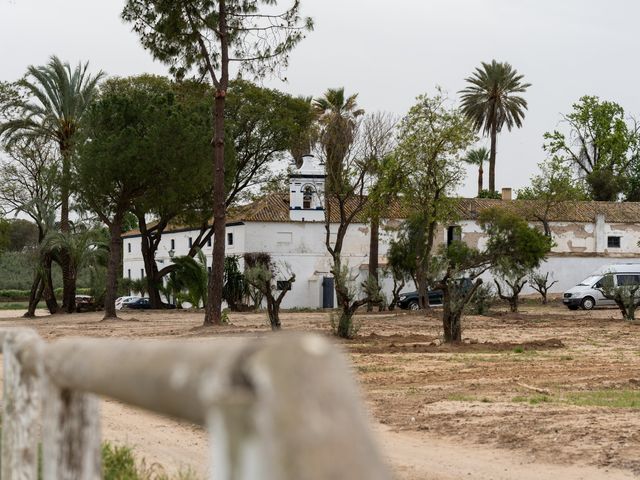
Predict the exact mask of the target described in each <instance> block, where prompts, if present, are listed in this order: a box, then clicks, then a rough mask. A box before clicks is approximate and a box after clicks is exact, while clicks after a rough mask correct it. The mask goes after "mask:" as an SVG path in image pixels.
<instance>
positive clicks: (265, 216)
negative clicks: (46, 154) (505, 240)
mask: <svg viewBox="0 0 640 480" xmlns="http://www.w3.org/2000/svg"><path fill="white" fill-rule="evenodd" d="M356 202H357V201H356V200H355V199H354V200H353V201H352V202H350V204H348V205H347V210H348V211H352V209H353V208H355V207H356V205H357V203H356ZM492 207H499V208H505V209H507V210H509V211H512V212H514V213H518V214H519V215H522V216H523V217H525V218H527V219H529V220H531V221H535V220H536V218H535V216H534V212H535V211H537V210H538V211H539V210H540V209H541V204H540V203H538V202H536V201H532V200H512V201H504V200H493V199H486V198H460V199H459V201H458V204H457V207H456V209H457V216H458V218H459V219H460V220H474V219H476V218H477V217H478V215H479V214H480V212H482V211H483V210H486V209H488V208H492ZM597 214H603V215H604V217H605V221H606V222H608V223H640V203H636V202H625V203H620V202H591V201H587V202H562V203H560V204H557V205H555V206H554V207H553V208H552V209H551V211H550V215H549V220H550V221H555V222H583V223H589V222H593V221H594V220H595V218H596V215H597ZM331 216H332V217H333V218H332V219H331V220H332V222H337V221H338V215H337V205H336V204H335V201H334V203H333V208H332V215H331ZM386 216H387V217H388V218H398V219H402V218H406V212H405V211H404V209H403V208H402V206H401V204H400V203H399V202H397V201H396V202H392V203H391V205H390V206H389V211H388V212H387V215H386ZM289 221H290V220H289V194H288V193H272V194H269V195H266V196H265V197H263V198H261V199H259V200H256V201H255V202H252V203H250V204H248V205H243V206H241V207H236V208H234V209H232V210H231V211H230V212H229V214H228V215H227V222H228V223H236V222H289ZM355 221H356V222H366V221H367V220H366V218H365V217H364V215H362V214H360V215H357V216H356V219H355ZM186 229H188V227H185V226H183V225H180V226H172V225H170V226H169V227H167V229H166V231H167V232H170V231H178V230H186ZM139 234H140V232H138V231H137V230H132V231H131V232H127V233H126V234H125V235H124V236H132V235H139Z"/></svg>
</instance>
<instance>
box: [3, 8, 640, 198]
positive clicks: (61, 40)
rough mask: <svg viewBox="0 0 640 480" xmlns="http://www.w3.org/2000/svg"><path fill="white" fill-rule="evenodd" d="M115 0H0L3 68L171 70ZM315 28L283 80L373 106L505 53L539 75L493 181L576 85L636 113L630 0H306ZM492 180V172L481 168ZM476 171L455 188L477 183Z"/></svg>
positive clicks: (401, 100)
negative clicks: (58, 62)
mask: <svg viewBox="0 0 640 480" xmlns="http://www.w3.org/2000/svg"><path fill="white" fill-rule="evenodd" d="M123 4H124V2H123V1H120V0H0V80H8V81H12V80H16V79H17V78H18V77H20V76H21V75H22V74H23V73H24V72H25V70H26V68H27V66H28V65H30V64H36V65H37V64H43V63H46V61H47V59H48V57H49V56H50V55H52V54H56V55H58V56H59V57H61V58H62V59H63V60H66V61H70V62H72V63H76V62H77V61H78V60H83V61H85V60H89V61H90V63H91V66H92V67H93V68H95V69H102V70H105V71H106V72H107V73H109V74H111V75H132V74H139V73H142V72H152V73H158V74H165V73H166V71H167V70H166V68H165V67H164V66H163V65H162V64H159V63H156V62H154V61H153V60H152V58H151V56H150V55H149V54H148V53H147V52H146V51H145V50H144V49H143V48H142V47H141V46H140V45H139V43H138V39H137V37H136V36H135V35H134V34H133V33H131V31H130V26H129V25H126V24H124V23H122V22H121V20H120V16H119V14H120V11H121V9H122V6H123ZM302 5H303V9H304V14H305V15H310V16H311V17H313V19H314V21H315V31H313V32H311V33H310V34H309V35H308V37H307V38H306V39H305V40H304V41H303V42H302V43H301V44H300V45H299V46H298V47H297V48H296V50H295V51H294V53H293V54H292V56H291V63H290V67H289V69H288V70H287V71H286V76H287V78H288V82H287V83H282V82H280V81H279V80H268V81H267V82H266V83H267V84H268V85H269V86H272V87H276V88H279V89H281V90H284V91H287V92H290V93H293V94H304V95H314V96H319V95H321V94H322V92H323V91H324V90H326V89H327V88H328V87H339V86H344V87H345V88H346V90H347V92H348V93H352V92H358V93H359V97H358V101H359V104H360V105H361V106H362V107H363V108H365V109H366V110H368V111H375V110H387V111H390V112H394V113H396V114H398V115H401V114H404V113H405V112H406V111H407V109H408V108H409V107H410V106H411V104H412V103H413V102H414V99H415V97H416V95H418V94H421V93H433V92H434V87H435V86H436V85H440V86H442V87H443V88H444V89H445V90H447V91H448V92H449V93H450V95H451V96H455V95H456V92H458V91H459V90H460V89H461V88H463V87H464V78H465V77H466V76H468V75H469V74H470V73H471V72H472V71H473V69H474V68H475V67H476V66H478V65H479V64H480V62H481V61H490V60H492V59H496V60H498V61H507V62H509V63H511V64H512V65H513V66H514V67H515V68H516V69H517V70H518V71H519V72H520V73H522V74H524V75H525V79H526V80H527V81H528V82H530V83H532V84H533V86H532V87H531V88H530V89H529V91H528V92H527V94H526V98H527V100H528V102H529V111H528V113H527V116H526V118H525V121H524V126H523V128H522V129H520V130H517V131H513V132H510V133H509V132H506V131H505V132H504V133H502V134H501V135H500V136H499V138H498V157H497V178H496V184H497V187H498V188H500V187H503V186H511V187H514V188H519V187H522V186H524V185H526V184H527V183H528V179H529V177H530V176H531V175H532V174H534V173H535V172H536V171H537V163H538V162H540V161H541V160H543V159H544V152H543V151H542V148H541V147H542V134H543V133H544V132H545V131H547V130H551V129H553V128H555V127H556V126H557V125H558V122H559V120H560V113H561V112H568V111H569V109H570V108H571V104H572V103H573V102H575V101H576V100H577V99H578V98H579V97H580V96H581V95H585V94H591V95H598V96H600V97H602V98H605V99H608V100H613V101H616V102H619V103H620V104H621V105H622V106H623V107H624V108H625V111H626V112H627V113H628V114H632V115H638V114H640V98H639V95H638V78H639V77H640V75H639V74H640V67H639V65H638V52H639V51H640V49H639V48H638V47H640V39H639V35H638V27H637V23H638V18H640V2H635V1H633V0H607V1H603V0H553V1H551V0H437V1H436V0H394V1H382V0H302ZM485 182H486V180H485ZM475 185H476V178H475V175H474V173H470V174H469V176H468V177H467V181H466V185H465V186H464V187H463V188H461V189H460V193H461V194H464V195H473V194H474V189H475Z"/></svg>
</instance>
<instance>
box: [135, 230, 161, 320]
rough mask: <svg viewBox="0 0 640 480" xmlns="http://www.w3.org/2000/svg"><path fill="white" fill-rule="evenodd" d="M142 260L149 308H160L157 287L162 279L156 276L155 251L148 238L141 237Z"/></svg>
mask: <svg viewBox="0 0 640 480" xmlns="http://www.w3.org/2000/svg"><path fill="white" fill-rule="evenodd" d="M140 243H141V250H142V259H143V261H144V270H145V273H146V275H147V290H148V294H149V301H150V302H151V308H154V309H160V308H162V299H161V298H160V289H159V288H158V285H159V283H160V282H162V278H159V277H160V276H159V275H158V265H157V264H156V259H155V253H156V250H155V249H154V248H153V247H152V245H151V240H150V239H149V237H148V236H146V235H142V238H141V242H140Z"/></svg>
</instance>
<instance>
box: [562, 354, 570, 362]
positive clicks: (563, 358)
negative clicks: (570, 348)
mask: <svg viewBox="0 0 640 480" xmlns="http://www.w3.org/2000/svg"><path fill="white" fill-rule="evenodd" d="M560 360H561V361H563V362H568V361H570V360H573V357H572V356H570V355H563V356H561V357H560Z"/></svg>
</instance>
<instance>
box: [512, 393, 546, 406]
mask: <svg viewBox="0 0 640 480" xmlns="http://www.w3.org/2000/svg"><path fill="white" fill-rule="evenodd" d="M511 401H512V402H516V403H528V404H530V405H539V404H541V403H548V402H550V401H551V397H549V396H548V395H533V396H531V397H526V396H522V395H519V396H517V397H513V398H512V399H511Z"/></svg>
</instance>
